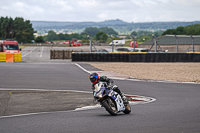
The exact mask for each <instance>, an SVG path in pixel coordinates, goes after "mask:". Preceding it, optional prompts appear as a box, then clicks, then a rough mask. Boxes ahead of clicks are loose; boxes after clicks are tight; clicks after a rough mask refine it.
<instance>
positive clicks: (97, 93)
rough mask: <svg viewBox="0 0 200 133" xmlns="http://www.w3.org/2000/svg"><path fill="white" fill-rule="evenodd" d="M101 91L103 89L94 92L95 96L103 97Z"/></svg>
mask: <svg viewBox="0 0 200 133" xmlns="http://www.w3.org/2000/svg"><path fill="white" fill-rule="evenodd" d="M102 91H103V90H101V91H99V92H95V97H99V98H102V97H103V95H102Z"/></svg>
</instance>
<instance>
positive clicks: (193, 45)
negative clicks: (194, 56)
mask: <svg viewBox="0 0 200 133" xmlns="http://www.w3.org/2000/svg"><path fill="white" fill-rule="evenodd" d="M190 37H191V38H192V46H193V53H194V37H193V36H192V35H191V36H190Z"/></svg>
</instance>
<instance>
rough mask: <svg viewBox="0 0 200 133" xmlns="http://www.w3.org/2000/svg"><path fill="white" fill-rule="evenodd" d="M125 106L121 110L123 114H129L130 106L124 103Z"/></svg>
mask: <svg viewBox="0 0 200 133" xmlns="http://www.w3.org/2000/svg"><path fill="white" fill-rule="evenodd" d="M124 106H125V110H124V111H123V112H124V114H129V113H131V106H130V105H129V103H128V104H126V105H124Z"/></svg>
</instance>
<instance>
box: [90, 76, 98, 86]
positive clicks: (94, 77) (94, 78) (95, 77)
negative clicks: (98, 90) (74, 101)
mask: <svg viewBox="0 0 200 133" xmlns="http://www.w3.org/2000/svg"><path fill="white" fill-rule="evenodd" d="M89 78H90V81H91V82H92V83H93V84H96V83H97V82H99V75H98V74H97V73H92V74H90V77H89Z"/></svg>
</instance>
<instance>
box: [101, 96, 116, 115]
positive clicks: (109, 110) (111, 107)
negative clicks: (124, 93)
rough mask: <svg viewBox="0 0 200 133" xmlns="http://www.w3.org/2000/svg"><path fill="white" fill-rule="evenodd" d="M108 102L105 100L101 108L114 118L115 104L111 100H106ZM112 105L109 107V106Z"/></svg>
mask: <svg viewBox="0 0 200 133" xmlns="http://www.w3.org/2000/svg"><path fill="white" fill-rule="evenodd" d="M108 100H109V102H108V101H107V100H105V101H104V102H103V103H102V106H103V107H104V108H105V109H106V111H108V113H110V114H111V115H112V116H116V115H117V108H116V106H115V103H114V102H113V101H112V100H111V99H108ZM110 103H111V104H112V105H111V104H110Z"/></svg>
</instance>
